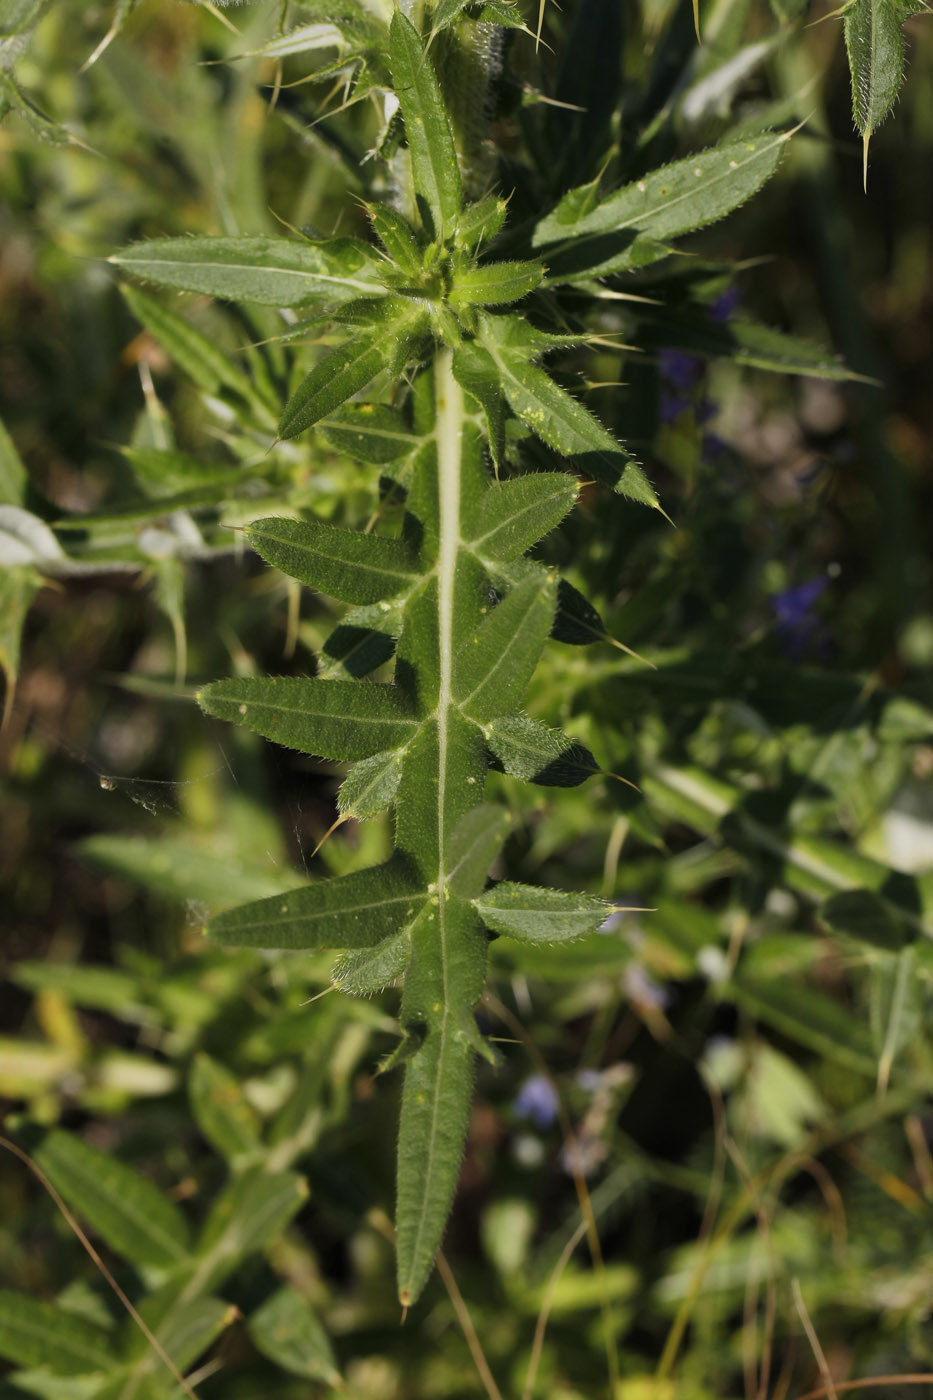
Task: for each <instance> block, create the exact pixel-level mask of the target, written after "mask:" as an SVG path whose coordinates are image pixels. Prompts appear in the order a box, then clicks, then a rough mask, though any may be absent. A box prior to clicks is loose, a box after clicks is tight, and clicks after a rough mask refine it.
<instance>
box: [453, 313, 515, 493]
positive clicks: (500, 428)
mask: <svg viewBox="0 0 933 1400" xmlns="http://www.w3.org/2000/svg"><path fill="white" fill-rule="evenodd" d="M453 373H454V378H455V379H456V380H457V383H458V384H459V385H460V387H461V388H463V389H465V390H466V391H467V393H468V394H472V396H473V398H474V399H476V401H477V403H478V404H479V406H480V408H481V409H482V411H483V416H484V418H485V420H486V434H487V437H488V439H489V451H490V454H491V456H492V460H493V461H494V462H495V464H496V466H497V467H499V466H500V465H501V464H502V461H503V459H504V457H505V403H504V401H503V395H502V385H501V383H500V379H499V371H498V368H497V366H496V362H495V360H494V359H493V357H492V356H491V355H490V353H489V351H488V350H484V349H483V347H482V346H481V345H477V344H476V343H475V342H473V341H466V342H464V344H462V345H460V346H458V348H457V349H456V350H455V351H454V356H453Z"/></svg>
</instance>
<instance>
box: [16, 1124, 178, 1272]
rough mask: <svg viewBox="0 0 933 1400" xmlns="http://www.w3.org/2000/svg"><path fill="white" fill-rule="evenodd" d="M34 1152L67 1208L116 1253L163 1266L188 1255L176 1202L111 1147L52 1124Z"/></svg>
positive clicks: (172, 1263)
mask: <svg viewBox="0 0 933 1400" xmlns="http://www.w3.org/2000/svg"><path fill="white" fill-rule="evenodd" d="M35 1157H36V1161H37V1162H38V1163H39V1166H40V1167H41V1168H42V1170H43V1171H44V1172H45V1174H46V1176H47V1177H48V1178H49V1180H50V1181H51V1182H52V1185H53V1186H54V1187H55V1188H56V1189H57V1190H58V1191H59V1192H60V1193H61V1195H62V1196H63V1197H64V1198H65V1200H66V1201H67V1202H68V1204H69V1206H71V1208H72V1210H74V1211H75V1212H76V1214H77V1215H78V1216H80V1217H81V1219H82V1220H84V1221H86V1222H87V1223H88V1224H89V1225H91V1226H92V1228H93V1229H94V1230H95V1231H96V1232H97V1234H99V1235H100V1236H101V1238H102V1239H103V1240H105V1241H106V1243H107V1244H108V1245H109V1246H110V1248H111V1249H113V1250H115V1251H116V1252H117V1254H122V1255H123V1256H124V1258H126V1259H129V1260H130V1261H131V1262H132V1263H134V1264H147V1265H153V1266H157V1267H159V1268H163V1269H168V1268H173V1267H176V1266H177V1265H178V1264H180V1263H182V1262H183V1261H184V1260H185V1259H186V1258H187V1256H188V1227H187V1225H186V1223H185V1219H184V1216H183V1215H182V1213H181V1211H180V1210H179V1209H178V1206H176V1205H175V1203H174V1201H172V1200H171V1199H170V1197H168V1196H166V1195H165V1194H164V1193H163V1192H162V1191H160V1190H159V1189H158V1187H157V1186H154V1185H153V1183H152V1182H151V1181H149V1180H148V1179H147V1178H146V1177H144V1176H140V1175H139V1174H138V1173H137V1172H135V1171H133V1170H132V1168H131V1167H128V1166H126V1165H125V1163H123V1162H121V1161H119V1160H118V1159H117V1158H116V1157H114V1156H113V1154H112V1153H107V1152H101V1151H100V1150H99V1149H98V1148H96V1147H92V1146H91V1145H90V1143H87V1142H85V1141H84V1140H83V1139H82V1138H79V1137H75V1136H74V1134H72V1133H66V1132H62V1131H60V1130H58V1129H56V1130H54V1131H53V1132H50V1133H48V1134H47V1135H46V1137H45V1138H44V1139H43V1140H42V1143H41V1144H40V1146H39V1147H38V1149H37V1150H36V1153H35Z"/></svg>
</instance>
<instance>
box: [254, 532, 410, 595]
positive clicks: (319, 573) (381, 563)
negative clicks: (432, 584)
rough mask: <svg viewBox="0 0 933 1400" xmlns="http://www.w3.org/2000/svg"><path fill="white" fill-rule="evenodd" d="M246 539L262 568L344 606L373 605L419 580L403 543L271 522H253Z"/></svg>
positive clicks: (408, 551) (358, 533)
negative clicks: (267, 567)
mask: <svg viewBox="0 0 933 1400" xmlns="http://www.w3.org/2000/svg"><path fill="white" fill-rule="evenodd" d="M246 534H247V538H248V539H249V542H250V544H251V545H252V546H253V548H254V549H255V550H256V552H257V554H261V555H262V557H263V559H265V560H266V562H267V563H269V564H273V565H274V566H275V567H276V568H277V569H281V570H282V572H283V573H286V574H289V575H290V576H291V577H292V578H295V579H298V580H299V581H300V582H301V583H306V584H308V585H309V587H311V588H316V589H317V590H318V591H319V592H320V593H327V594H328V595H329V596H330V597H331V598H339V599H341V601H342V602H345V603H360V604H365V603H378V602H379V601H380V600H381V599H383V598H392V597H394V596H395V594H396V593H401V592H403V591H404V590H405V589H406V588H411V587H412V585H413V584H414V583H415V581H416V579H417V578H418V577H419V575H418V574H416V573H415V565H414V560H413V558H412V555H411V551H410V549H409V547H408V545H407V544H406V543H405V542H404V541H402V540H391V539H384V538H383V537H382V536H380V535H367V534H364V533H363V531H362V530H342V529H340V528H339V527H338V526H336V525H322V524H319V523H318V522H317V521H311V520H288V519H282V518H278V517H274V516H272V517H269V518H267V519H263V520H254V521H253V522H252V523H251V524H250V525H249V526H247V531H246Z"/></svg>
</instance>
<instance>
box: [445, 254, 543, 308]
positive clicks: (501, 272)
mask: <svg viewBox="0 0 933 1400" xmlns="http://www.w3.org/2000/svg"><path fill="white" fill-rule="evenodd" d="M543 276H544V268H543V267H542V266H541V264H540V263H533V262H501V263H487V264H486V265H485V266H483V267H472V268H464V269H463V270H462V271H460V272H455V273H454V275H453V278H452V282H451V288H450V302H451V305H452V306H505V305H506V304H507V303H508V302H512V301H521V299H522V297H525V296H527V295H528V293H529V292H533V291H534V289H535V287H537V286H538V285H539V284H540V282H541V278H542V277H543Z"/></svg>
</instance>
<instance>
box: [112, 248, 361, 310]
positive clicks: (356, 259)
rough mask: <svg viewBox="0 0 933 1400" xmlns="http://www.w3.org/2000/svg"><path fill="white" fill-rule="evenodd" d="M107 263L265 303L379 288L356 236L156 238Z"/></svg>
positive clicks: (160, 280)
mask: <svg viewBox="0 0 933 1400" xmlns="http://www.w3.org/2000/svg"><path fill="white" fill-rule="evenodd" d="M110 261H111V262H112V263H115V264H116V266H117V267H119V268H120V269H121V270H122V271H123V272H128V273H130V274H131V275H132V276H133V277H138V278H140V279H141V280H142V281H144V282H154V283H156V284H157V285H158V286H160V287H171V288H172V289H173V290H175V291H179V292H201V293H203V294H204V295H206V296H214V297H223V298H224V299H225V300H227V301H255V302H259V303H261V304H262V305H264V306H302V305H304V304H305V303H306V302H309V301H314V300H316V299H317V300H323V301H327V302H338V301H343V300H346V299H349V298H355V297H360V296H373V295H374V294H375V293H378V292H379V291H380V290H383V285H382V278H381V266H380V262H379V259H378V258H377V257H376V255H375V252H374V250H373V249H371V248H369V247H368V246H367V245H366V244H365V243H362V242H360V241H359V240H357V239H355V238H329V239H325V240H323V241H321V242H317V243H314V242H310V241H307V242H305V241H302V240H301V239H297V238H263V237H252V238H155V239H152V241H151V242H148V243H133V244H131V245H130V246H129V247H128V248H124V250H123V252H122V253H115V254H114V255H113V256H112V257H111V259H110Z"/></svg>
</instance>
